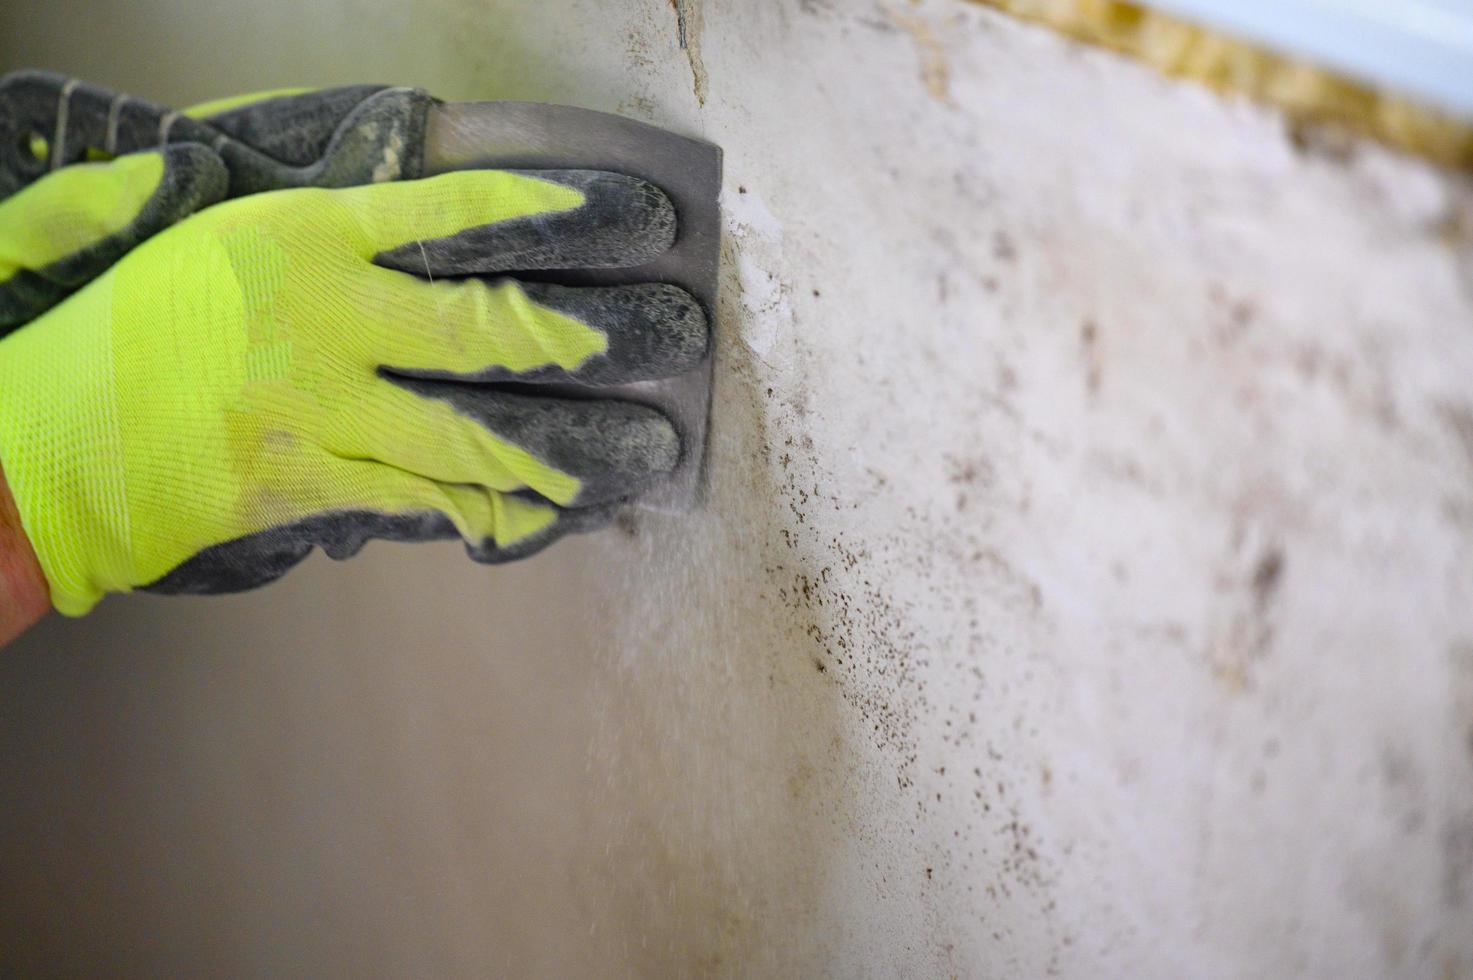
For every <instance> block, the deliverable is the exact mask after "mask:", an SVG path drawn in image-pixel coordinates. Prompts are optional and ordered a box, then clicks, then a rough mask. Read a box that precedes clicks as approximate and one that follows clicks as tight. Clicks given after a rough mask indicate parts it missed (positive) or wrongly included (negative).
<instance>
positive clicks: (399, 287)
mask: <svg viewBox="0 0 1473 980" xmlns="http://www.w3.org/2000/svg"><path fill="white" fill-rule="evenodd" d="M175 149H176V148H175V147H170V148H169V150H167V151H164V152H165V155H164V157H163V158H156V159H161V160H162V163H153V164H150V165H149V166H151V167H152V168H153V170H149V171H147V172H144V173H142V176H138V175H136V174H131V173H130V172H129V171H128V167H130V166H137V167H138V168H139V169H140V171H143V169H144V166H145V165H144V164H142V163H139V164H129V163H126V162H125V161H121V160H120V161H119V162H118V163H117V164H114V165H113V169H110V170H109V171H108V173H110V174H115V175H117V174H121V175H123V176H122V177H109V178H108V179H110V180H116V181H118V183H119V185H120V187H121V190H119V191H118V193H117V194H116V195H115V199H117V200H119V201H132V202H136V201H138V200H139V199H140V198H143V199H145V200H154V199H155V198H156V197H157V194H158V190H157V186H155V188H154V190H153V191H151V192H150V193H149V194H148V195H146V196H145V195H143V193H142V191H139V190H137V189H136V187H135V186H134V185H133V184H130V183H129V181H130V180H136V181H137V186H142V187H145V188H146V187H147V185H148V183H149V181H150V180H153V179H154V178H153V176H152V175H153V174H154V173H155V172H157V171H158V170H159V169H160V168H161V169H162V172H163V174H164V176H163V177H160V178H158V179H159V180H165V179H168V178H167V175H168V174H169V173H170V170H169V163H168V160H167V154H168V153H170V152H173V151H174V150H175ZM177 149H184V150H186V151H188V150H189V148H177ZM208 169H209V168H208V165H206V166H203V167H200V168H196V169H194V170H192V171H191V172H192V173H195V174H202V173H205V171H207V170H208ZM62 173H64V171H59V172H58V174H57V175H53V176H52V177H49V178H46V181H43V183H45V182H49V181H55V180H57V179H58V178H59V176H60V175H61V174H62ZM74 179H76V180H82V179H83V178H81V177H77V178H74ZM43 183H38V184H36V185H33V187H32V188H31V189H30V190H28V191H25V192H23V194H31V193H33V192H34V193H40V191H39V188H41V187H42V185H43ZM203 184H204V181H201V182H200V183H199V184H198V185H197V186H200V187H203ZM208 196H209V195H208V193H203V192H202V193H199V194H196V195H195V197H196V198H197V199H198V200H201V201H202V200H206V199H208ZM20 199H22V195H17V196H16V197H14V198H12V199H10V200H9V201H7V202H5V204H4V205H3V207H5V208H7V209H8V208H10V207H11V206H12V205H14V204H15V202H16V201H17V200H20ZM34 200H41V198H39V197H38V198H35V199H34ZM38 206H39V205H38ZM127 210H128V209H127V207H121V206H120V210H119V212H117V213H121V214H124V216H126V211H127ZM11 221H12V218H11V216H10V215H9V214H6V215H0V227H9V226H10V224H11ZM674 223H675V218H674V213H673V209H672V208H671V206H670V204H669V202H668V200H666V199H665V197H664V196H663V195H662V194H661V193H660V192H659V191H658V190H657V189H655V188H653V187H651V186H650V185H648V184H645V183H643V182H641V181H638V180H634V179H632V178H627V177H621V176H617V175H613V174H598V173H592V172H586V171H551V172H542V173H518V172H509V171H499V172H498V171H466V172H460V173H453V174H446V175H444V176H440V177H435V178H431V179H428V180H416V181H404V182H399V183H387V184H376V185H370V186H363V187H355V188H349V189H344V190H315V189H309V190H288V191H279V192H273V193H267V194H259V195H254V196H251V197H245V198H240V199H237V200H232V201H227V202H225V203H223V204H220V205H217V206H215V207H213V208H211V209H209V210H207V211H204V212H202V213H200V214H197V215H194V216H193V217H190V218H188V219H187V220H184V221H183V222H182V223H179V224H177V225H174V226H173V227H170V228H168V229H167V230H164V231H162V232H161V233H159V234H157V235H155V236H154V237H152V238H149V239H148V240H147V241H144V242H143V243H142V244H141V245H138V246H137V247H135V248H134V249H133V250H132V251H130V252H128V254H126V255H125V256H124V257H123V258H121V260H120V261H118V262H117V263H116V264H115V265H113V266H112V267H111V268H110V269H109V270H108V271H107V272H106V273H104V274H103V275H102V276H100V277H99V278H97V279H96V280H94V281H92V282H91V283H90V284H89V285H87V286H86V287H85V288H83V289H82V290H81V291H80V292H78V293H77V294H76V295H74V296H72V297H71V298H70V299H68V300H66V301H65V302H63V303H61V304H60V305H58V306H56V307H55V308H54V309H52V310H50V312H47V313H45V314H44V315H42V316H40V317H39V318H37V319H36V320H34V321H33V322H31V323H29V324H28V325H26V326H25V327H23V328H22V329H20V330H18V331H16V332H15V333H14V334H12V335H11V336H9V337H7V338H6V339H4V340H3V341H0V462H3V466H4V469H5V474H6V476H7V478H8V480H9V482H10V485H11V489H12V491H13V494H14V496H15V499H16V503H17V507H18V509H19V512H20V515H21V520H22V522H23V524H24V527H25V530H26V533H27V536H28V537H29V539H30V541H31V543H32V545H33V547H34V548H35V551H36V554H37V557H38V558H39V560H40V563H41V566H42V569H43V570H44V572H45V573H46V577H47V580H48V582H49V584H50V588H51V594H52V601H53V604H54V605H55V606H56V608H57V609H59V610H60V611H62V612H64V613H69V614H73V615H80V614H81V613H84V612H86V611H87V610H88V609H89V608H91V606H92V605H93V604H94V603H95V602H96V601H97V600H98V599H99V598H100V597H101V595H102V594H103V593H105V592H108V591H126V590H129V589H133V588H147V589H151V590H154V591H160V592H196V593H198V592H221V591H233V590H238V589H244V588H250V587H252V586H255V585H259V584H262V583H265V582H268V581H271V580H272V579H274V578H276V577H278V576H280V575H281V574H283V573H284V572H285V571H286V570H287V569H289V568H290V567H291V566H292V565H294V564H296V563H297V562H299V561H300V560H302V558H304V557H305V556H306V555H307V554H308V552H310V550H311V549H312V548H313V547H314V546H318V547H322V548H323V549H324V550H325V551H327V552H328V553H329V554H330V555H332V556H333V557H338V558H342V557H347V556H348V555H351V554H353V553H354V552H356V551H357V550H358V549H359V548H360V547H361V546H362V545H363V543H364V542H365V541H366V540H368V539H369V538H393V539H401V540H424V539H429V538H441V537H448V536H451V535H459V536H460V537H462V538H463V539H464V540H465V542H466V545H467V549H468V550H469V551H470V553H471V555H472V557H474V558H476V559H478V560H483V561H495V560H503V559H507V558H514V557H518V556H521V555H525V554H528V553H530V552H532V551H534V550H536V549H538V548H540V547H542V546H543V545H545V544H547V543H548V542H550V541H551V540H553V539H555V538H556V537H558V536H559V535H561V534H563V533H565V532H567V531H570V530H577V529H585V528H589V527H593V526H598V525H600V524H602V523H603V522H605V521H606V520H607V519H608V518H609V516H610V515H611V514H612V512H613V510H614V508H615V507H616V506H617V504H618V502H619V501H621V500H622V499H625V498H627V497H628V496H630V495H632V494H634V493H637V492H638V491H639V490H641V489H643V488H644V487H645V486H647V485H648V484H649V483H650V482H651V481H652V480H655V479H658V477H659V475H660V474H662V473H664V472H667V471H668V470H670V469H671V468H672V467H673V466H674V465H675V464H676V462H677V460H678V459H679V456H680V453H681V447H680V445H679V443H678V438H677V436H676V434H675V432H674V429H673V428H672V427H671V425H670V424H669V422H668V421H667V420H666V419H665V418H664V417H663V416H662V415H660V414H659V413H658V412H656V411H654V410H652V409H649V408H645V407H643V406H638V405H633V404H629V403H625V402H619V401H612V400H604V399H593V400H568V399H563V398H557V397H551V396H549V395H548V394H547V393H546V392H544V391H541V390H539V389H537V388H535V387H528V386H527V385H525V384H523V383H525V382H553V381H577V382H580V383H582V384H585V385H603V384H619V383H623V382H627V381H636V380H645V379H658V378H664V377H670V376H674V375H677V374H680V373H682V372H683V371H685V370H688V369H689V368H690V367H691V366H692V365H693V364H695V363H697V362H698V361H699V360H700V359H701V357H702V356H703V354H704V351H705V346H706V343H707V327H706V323H705V317H704V314H703V313H702V311H701V308H700V306H699V304H698V303H697V302H696V301H695V300H694V299H693V298H692V297H690V296H689V295H688V294H686V293H684V292H683V291H682V290H680V289H677V288H675V287H672V286H665V285H659V284H649V285H637V286H623V287H609V288H583V289H579V288H573V287H561V286H552V285H545V284H533V283H528V284H521V283H518V282H516V281H514V280H507V279H502V280H497V281H493V282H485V281H482V280H479V279H467V280H460V281H450V280H446V279H444V278H442V277H443V276H445V275H463V274H466V273H471V272H504V271H511V270H537V269H553V268H556V269H568V268H578V267H582V266H588V267H594V266H607V265H627V266H635V265H639V264H642V263H643V262H645V261H648V260H649V258H651V257H652V256H653V255H655V254H658V253H659V252H660V251H662V250H663V249H665V248H668V247H669V245H670V244H671V243H672V242H673V240H674V234H675V227H674ZM117 224H118V219H116V218H114V219H113V220H110V221H103V222H101V223H94V225H93V227H94V228H103V229H106V228H109V227H112V226H114V225H117ZM75 240H76V238H73V239H72V241H75ZM64 244H65V243H64V242H63V245H64ZM62 251H63V246H62V245H58V246H56V247H53V248H51V252H52V253H53V254H55V253H60V252H62ZM411 271H418V272H420V273H426V274H427V278H420V277H418V276H416V275H413V274H411Z"/></svg>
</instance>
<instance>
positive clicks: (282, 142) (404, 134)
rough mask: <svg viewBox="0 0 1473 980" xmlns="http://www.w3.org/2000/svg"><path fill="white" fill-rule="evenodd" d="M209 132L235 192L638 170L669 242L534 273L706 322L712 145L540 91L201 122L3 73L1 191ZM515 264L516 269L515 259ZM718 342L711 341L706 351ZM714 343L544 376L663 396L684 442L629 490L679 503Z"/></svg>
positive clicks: (286, 109) (349, 94) (716, 162)
mask: <svg viewBox="0 0 1473 980" xmlns="http://www.w3.org/2000/svg"><path fill="white" fill-rule="evenodd" d="M180 142H188V143H203V144H205V145H207V146H210V147H212V148H213V149H214V150H215V152H216V153H218V154H219V155H220V157H221V158H222V159H223V160H224V161H225V164H226V166H227V168H228V169H229V171H230V195H231V196H233V197H234V196H240V195H243V194H251V193H257V192H260V191H266V190H278V189H284V188H290V187H344V186H351V185H354V184H363V183H369V182H373V181H381V180H396V179H406V180H408V179H415V178H418V177H429V176H433V175H435V174H439V173H445V172H447V171H451V170H467V169H473V168H505V169H521V170H551V169H559V170H562V169H567V170H608V171H613V172H616V173H622V174H629V175H631V176H634V177H639V178H641V179H643V180H647V181H649V182H650V183H652V184H654V185H655V186H657V187H659V188H660V189H661V190H663V191H664V192H665V194H666V195H667V196H668V197H669V198H670V200H671V202H673V204H674V205H675V210H676V216H677V220H678V222H679V225H678V232H677V239H676V242H675V245H674V247H673V248H671V249H670V250H669V251H667V252H665V253H664V254H663V255H661V256H660V257H659V258H658V259H656V260H655V261H653V262H650V263H648V264H646V265H643V266H639V267H637V268H620V269H579V270H569V271H566V272H562V271H559V272H551V273H549V272H543V271H539V272H537V273H535V274H534V275H533V276H532V278H536V279H540V280H545V281H555V282H560V283H564V284H569V285H589V286H602V285H622V284H626V283H639V282H665V283H673V284H674V285H677V286H680V287H682V288H684V289H686V290H688V291H689V292H690V293H691V294H692V295H693V296H695V297H696V298H697V299H698V300H699V301H700V302H701V304H702V305H703V306H704V307H705V309H706V313H707V317H708V320H709V322H710V323H711V324H712V326H713V328H714V325H715V316H716V285H717V264H718V261H719V253H720V238H721V228H720V209H719V204H718V197H719V194H720V190H721V148H720V147H718V146H715V145H714V144H711V143H707V142H705V141H702V140H697V139H691V138H688V137H684V136H677V135H676V134H674V133H671V132H668V131H666V130H663V129H659V128H657V127H655V126H650V125H647V124H645V123H640V122H636V121H634V120H632V119H625V118H623V117H622V116H616V115H612V114H609V113H604V112H594V111H592V110H589V109H579V108H574V107H571V106H559V105H544V104H541V103H534V102H460V103H442V102H438V101H436V100H435V99H432V98H430V97H429V96H428V95H426V94H425V93H423V92H420V91H418V90H416V89H408V88H385V87H382V86H353V87H349V88H340V89H329V90H325V91H322V92H314V93H308V94H304V95H297V96H291V97H281V98H276V99H268V100H266V101H262V102H257V103H253V104H248V105H246V106H243V107H240V108H238V109H235V110H232V111H225V112H221V113H219V114H213V115H212V116H211V121H210V123H208V124H207V123H204V122H201V121H199V120H197V119H193V118H190V117H189V116H186V115H183V114H182V113H180V112H177V111H175V110H172V109H169V108H167V107H165V106H161V105H158V104H156V103H152V102H148V101H145V100H142V99H136V98H133V97H131V96H128V95H124V94H121V93H118V92H114V91H111V90H108V89H104V88H100V87H98V86H95V85H88V84H86V83H84V82H80V81H77V80H76V79H70V78H67V77H65V76H62V75H57V74H53V73H50V72H39V71H28V72H17V73H15V74H12V75H8V76H6V78H5V80H4V83H3V84H0V198H4V197H6V196H8V195H10V194H12V193H14V192H15V191H16V190H18V189H20V188H21V187H24V186H25V185H27V184H29V183H31V182H32V181H34V180H36V179H38V178H39V177H41V176H43V175H44V174H46V173H47V172H49V171H51V170H54V169H56V168H57V167H61V166H65V165H67V164H70V163H75V162H78V161H81V160H84V159H86V158H88V156H89V153H91V154H96V153H102V154H106V155H109V156H114V155H118V154H123V153H130V152H135V151H137V150H143V149H148V148H150V147H154V146H160V145H163V144H165V143H180ZM508 271H509V272H515V271H516V270H508ZM714 347H715V344H714V341H713V343H712V344H711V348H710V350H714ZM711 372H712V357H711V353H710V352H709V350H708V353H707V356H706V358H705V360H704V361H702V362H701V363H700V364H699V365H698V366H697V367H695V368H693V369H691V370H690V371H688V372H686V373H685V374H683V375H681V376H680V377H678V378H673V379H670V380H666V381H659V382H639V383H636V384H628V385H620V386H617V387H604V388H589V387H584V386H581V385H555V386H543V388H544V389H547V390H553V391H555V392H556V393H557V394H559V395H564V396H566V397H594V396H596V397H611V396H612V397H618V398H623V399H626V400H628V401H637V402H641V403H644V404H648V405H652V406H654V407H656V408H659V409H660V410H661V411H663V412H664V413H665V414H666V416H667V417H669V418H670V420H671V421H672V422H673V423H674V424H675V426H676V428H677V429H678V430H679V432H680V436H681V442H682V445H683V446H684V447H685V452H684V455H683V457H682V459H681V461H680V464H679V465H678V466H677V467H676V469H675V471H674V472H673V473H672V474H671V475H670V476H669V478H668V479H666V480H664V481H662V482H661V483H659V484H656V485H655V486H653V487H651V488H650V489H648V490H646V491H645V492H644V493H643V494H642V495H641V496H639V497H638V498H636V499H635V500H634V501H632V503H633V504H634V505H635V506H639V507H644V508H647V509H651V510H657V511H665V512H671V513H680V512H684V511H687V510H689V509H690V508H691V507H693V506H695V504H696V503H697V502H698V500H699V497H700V493H701V487H702V480H701V477H702V464H703V460H704V457H705V444H706V422H707V415H708V413H709V410H710V400H711Z"/></svg>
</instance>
